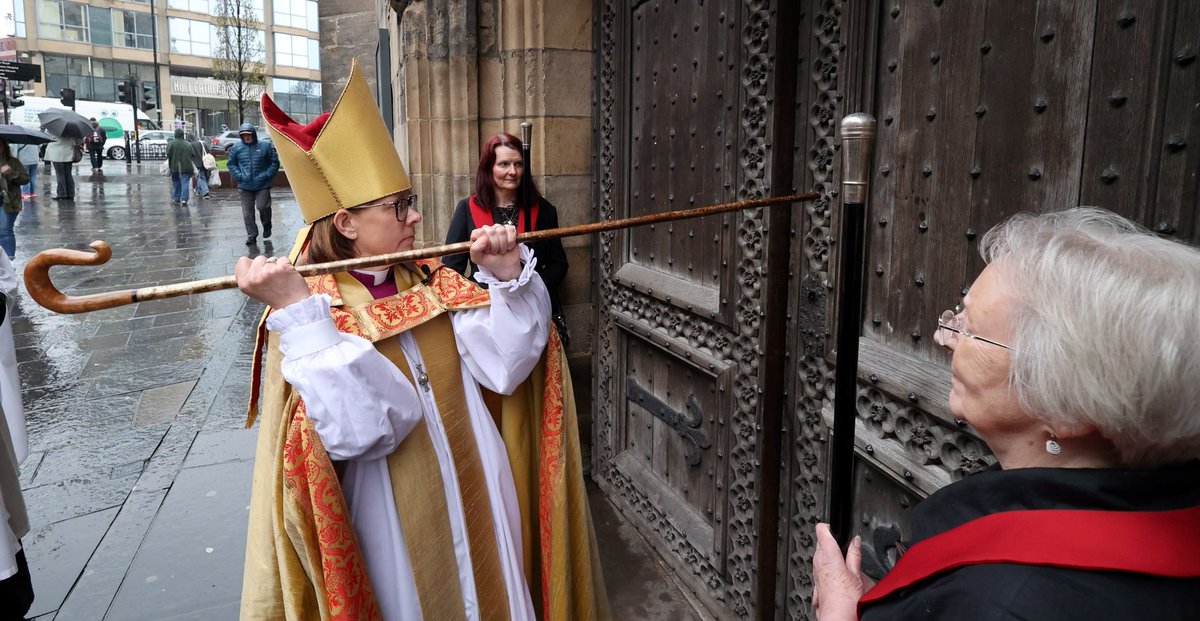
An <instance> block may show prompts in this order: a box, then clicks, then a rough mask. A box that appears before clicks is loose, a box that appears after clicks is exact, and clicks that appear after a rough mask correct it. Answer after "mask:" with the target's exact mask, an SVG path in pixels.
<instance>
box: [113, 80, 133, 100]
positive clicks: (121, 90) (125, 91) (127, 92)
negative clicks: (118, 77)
mask: <svg viewBox="0 0 1200 621" xmlns="http://www.w3.org/2000/svg"><path fill="white" fill-rule="evenodd" d="M133 97H134V90H133V83H132V82H129V81H121V82H117V98H118V99H120V100H121V103H127V104H131V103H133Z"/></svg>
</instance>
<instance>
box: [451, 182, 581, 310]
mask: <svg viewBox="0 0 1200 621" xmlns="http://www.w3.org/2000/svg"><path fill="white" fill-rule="evenodd" d="M502 219H503V218H502V217H501V214H500V210H499V209H496V208H495V207H493V208H492V221H493V222H501V221H502ZM476 228H478V227H476V226H475V223H474V221H472V219H471V208H470V198H464V199H462V200H461V201H458V206H456V207H455V208H454V215H453V216H452V217H451V218H450V229H449V230H448V231H447V232H446V243H447V244H453V243H457V242H462V241H467V240H468V239H470V238H471V231H473V230H475V229H476ZM554 228H558V209H557V208H555V207H554V205H553V204H551V203H550V201H548V200H546V199H545V198H543V199H542V200H541V202H540V203H538V213H537V219H536V221H535V222H534V227H533V230H535V231H545V230H547V229H554ZM519 232H522V233H524V232H525V231H523V230H522V231H519ZM529 249H530V250H532V251H533V256H535V257H537V265H536V266H535V267H534V270H535V271H536V272H537V273H538V274H539V275H540V276H541V277H542V281H543V282H545V283H546V289H547V290H548V291H549V292H550V306H551V308H552V312H553V313H554V314H560V313H561V312H562V307H561V305H560V304H559V301H558V286H559V285H560V284H562V281H563V279H564V278H566V276H567V253H566V251H564V250H563V246H562V241H560V240H557V239H548V240H545V241H540V242H534V243H532V244H530V245H529ZM442 263H444V264H446V265H447V266H449V267H450V268H452V269H454V270H455V271H457V272H458V273H460V274H463V275H466V274H467V265H468V264H469V265H470V266H471V272H472V273H474V271H475V270H476V269H478V268H477V267H476V265H475V264H474V263H472V262H471V261H470V255H468V254H466V253H463V254H455V255H450V256H447V257H443V258H442Z"/></svg>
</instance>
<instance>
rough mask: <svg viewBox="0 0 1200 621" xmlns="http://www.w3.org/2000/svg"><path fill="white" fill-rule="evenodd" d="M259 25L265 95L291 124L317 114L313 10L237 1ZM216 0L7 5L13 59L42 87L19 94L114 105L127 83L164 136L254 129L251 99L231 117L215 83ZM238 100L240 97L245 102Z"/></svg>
mask: <svg viewBox="0 0 1200 621" xmlns="http://www.w3.org/2000/svg"><path fill="white" fill-rule="evenodd" d="M242 1H243V2H245V3H246V4H248V5H249V6H248V7H247V8H249V9H250V10H251V11H252V13H253V16H254V21H256V22H257V25H258V26H259V28H257V29H256V30H258V41H259V46H260V49H261V50H262V53H261V55H260V56H259V57H258V58H257V60H258V61H259V62H262V63H263V66H264V69H265V76H266V84H265V90H266V92H269V93H271V95H272V97H274V98H275V99H276V100H277V101H278V102H279V104H280V106H281V107H282V108H283V109H284V110H286V111H287V112H289V113H290V114H292V116H294V117H295V118H297V119H302V120H308V119H311V118H313V117H315V116H316V115H317V114H319V113H320V109H321V66H320V54H319V43H318V41H319V38H318V19H317V3H316V2H314V1H313V0H242ZM228 4H229V3H228V2H221V1H220V0H124V1H121V0H117V1H101V0H85V1H75V0H14V2H13V5H14V6H13V20H14V26H15V28H14V30H15V32H14V35H15V37H16V47H17V57H18V58H17V59H18V60H20V61H21V62H29V63H36V64H39V65H41V66H42V75H43V78H42V82H41V83H40V84H39V83H31V84H29V85H28V87H29V88H27V90H26V92H27V93H29V94H33V95H44V96H51V97H54V96H58V94H59V93H60V91H61V89H63V88H73V89H75V96H76V98H77V99H80V100H94V101H104V102H113V101H117V100H118V97H119V95H118V88H117V85H118V84H119V83H120V82H122V81H124V80H127V79H128V78H129V77H130V76H135V77H136V78H137V79H138V80H139V81H140V82H141V84H142V85H143V87H144V89H143V90H144V92H145V93H146V96H147V97H148V98H150V99H152V100H153V101H155V102H156V103H157V106H158V108H157V109H155V110H150V111H149V114H150V116H151V117H159V118H161V120H162V123H163V126H164V127H179V126H184V127H186V128H187V129H188V130H189V131H193V132H196V133H198V134H201V135H212V134H216V133H219V132H220V131H222V130H224V129H226V128H230V129H232V128H235V127H237V125H238V124H239V121H240V120H241V118H243V117H244V119H245V121H247V122H252V123H255V124H261V123H260V118H259V113H258V106H257V105H256V103H255V102H256V101H257V93H258V92H262V89H261V88H260V89H258V90H257V91H255V92H254V93H253V94H252V95H253V96H252V97H251V99H252V100H253V101H252V102H251V103H250V104H249V105H246V106H245V108H244V109H243V110H242V114H239V110H238V105H237V102H236V99H237V97H236V96H235V95H234V92H235V89H234V88H233V87H232V85H231V84H230V83H229V82H227V81H225V80H220V79H216V78H214V77H213V75H214V61H215V60H216V59H218V58H220V56H221V52H220V45H219V37H218V32H217V25H216V24H217V22H218V21H219V17H218V15H220V14H221V12H222V10H223V6H225V5H228ZM243 99H245V98H243Z"/></svg>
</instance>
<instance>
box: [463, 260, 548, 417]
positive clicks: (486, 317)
mask: <svg viewBox="0 0 1200 621" xmlns="http://www.w3.org/2000/svg"><path fill="white" fill-rule="evenodd" d="M521 260H522V261H524V262H525V268H524V269H523V270H522V271H521V275H520V276H518V277H517V278H516V279H515V280H510V281H507V282H501V281H498V280H496V278H495V277H494V276H492V274H491V273H490V272H488V271H487V270H486V269H484V268H480V269H479V271H478V272H477V273H476V274H475V279H476V280H478V281H479V282H483V283H487V285H488V294H489V295H490V296H491V298H492V303H491V306H489V307H487V308H480V309H476V310H469V311H463V312H459V313H454V314H453V315H452V320H453V322H454V335H455V337H457V340H458V353H459V355H461V356H462V359H463V362H464V363H466V365H467V368H468V369H469V370H470V371H471V375H472V376H473V377H474V378H475V380H476V381H477V382H479V383H480V384H482V385H483V386H484V387H485V388H487V389H488V390H491V391H494V392H498V393H501V394H505V395H507V394H511V393H512V391H513V390H515V389H516V387H517V385H518V384H520V383H521V382H523V381H525V378H526V377H528V376H529V372H530V371H532V370H533V367H534V365H536V364H537V361H538V359H539V358H541V356H542V350H543V349H545V348H546V339H547V338H549V336H548V335H549V332H548V330H549V325H550V294H549V293H548V292H547V291H546V285H545V283H543V282H542V277H541V276H539V275H538V273H537V272H536V271H534V269H533V268H534V266H535V265H537V259H535V258H534V256H533V251H532V250H530V249H529V248H528V247H527V246H525V245H524V244H522V245H521Z"/></svg>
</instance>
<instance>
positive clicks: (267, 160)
mask: <svg viewBox="0 0 1200 621" xmlns="http://www.w3.org/2000/svg"><path fill="white" fill-rule="evenodd" d="M238 134H239V135H240V136H241V138H242V142H241V143H239V144H235V145H233V147H232V148H231V149H230V150H229V176H230V177H232V178H233V180H234V181H235V182H237V187H238V194H239V195H240V197H241V199H242V222H243V223H244V224H245V225H246V245H253V244H254V243H255V242H257V241H258V226H257V224H256V223H255V220H254V211H255V209H257V210H258V215H259V219H260V220H262V227H263V230H262V233H263V239H270V237H271V181H272V180H273V179H274V178H275V173H277V172H279V156H278V155H277V154H276V153H275V146H274V145H272V144H271V143H269V142H262V141H260V140H259V139H258V132H257V131H256V130H255V129H254V126H253V125H251V124H250V123H242V126H241V127H239V128H238Z"/></svg>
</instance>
